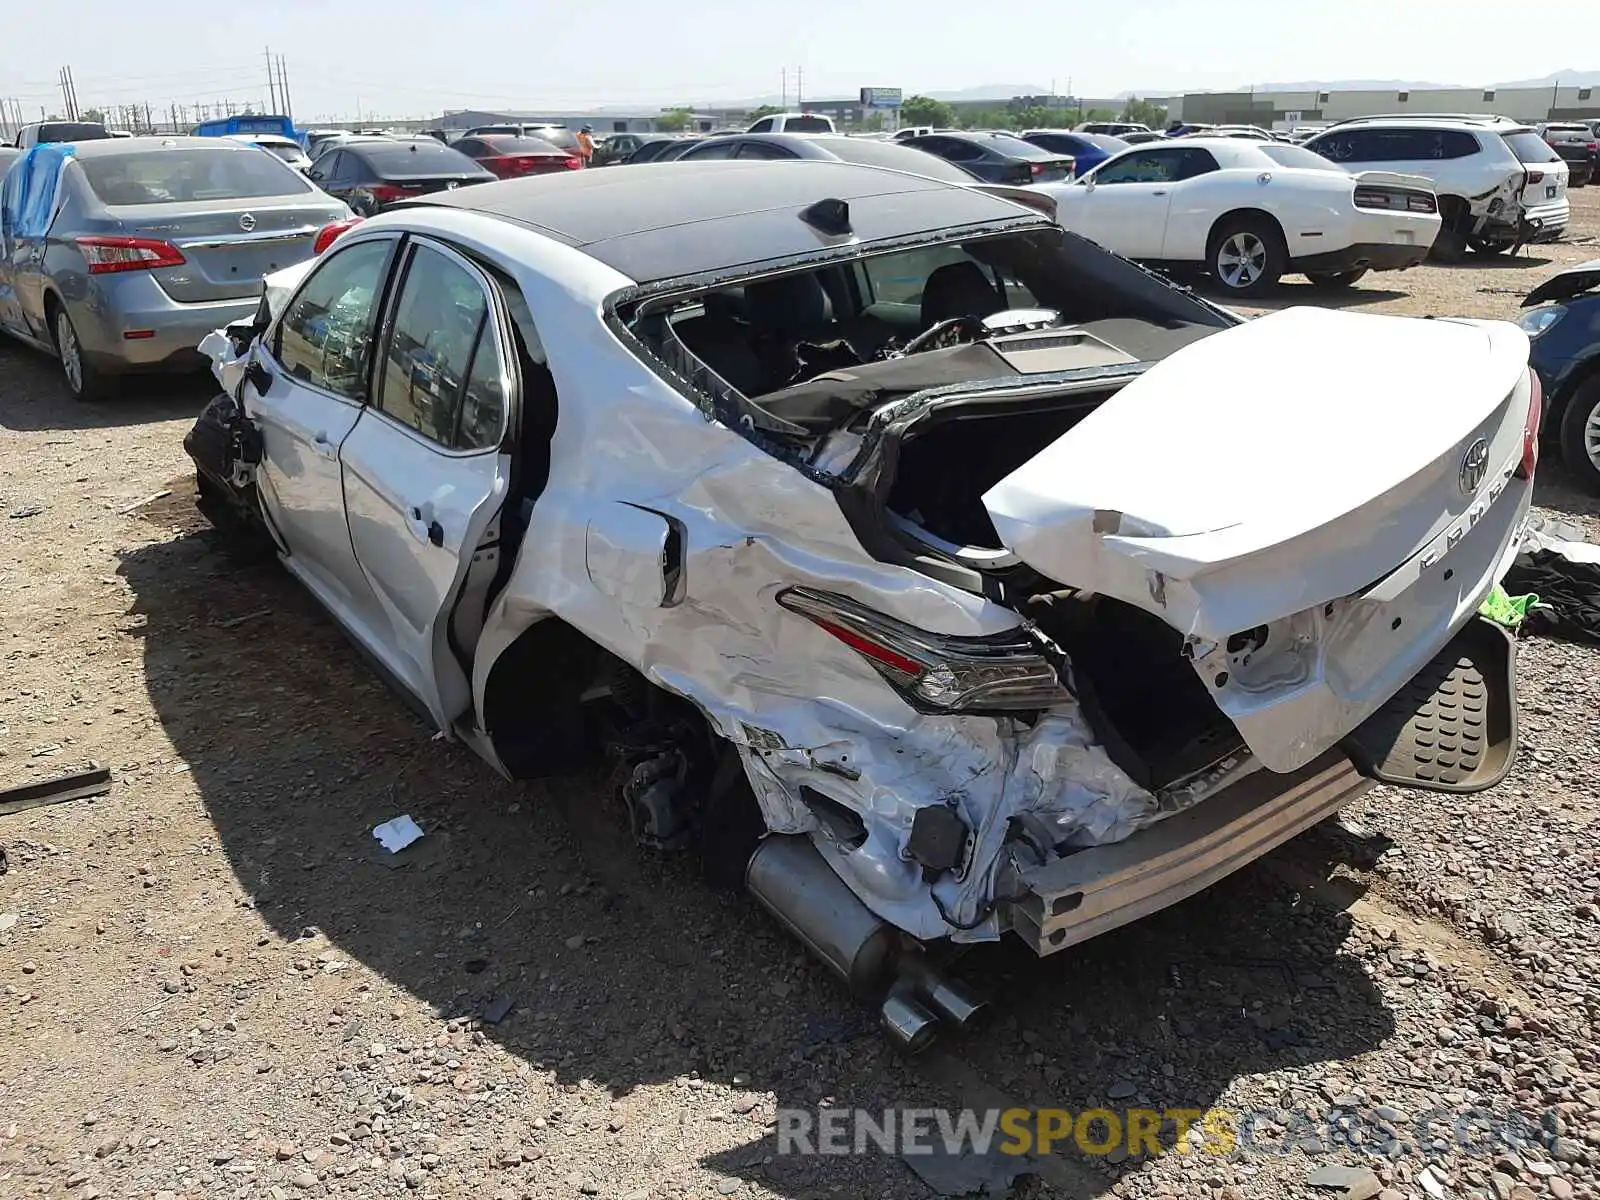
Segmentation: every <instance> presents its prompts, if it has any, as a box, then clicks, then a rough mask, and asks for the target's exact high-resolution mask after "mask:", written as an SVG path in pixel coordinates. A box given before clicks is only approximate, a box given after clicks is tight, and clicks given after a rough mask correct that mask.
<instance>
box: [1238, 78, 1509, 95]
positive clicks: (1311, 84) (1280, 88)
mask: <svg viewBox="0 0 1600 1200" xmlns="http://www.w3.org/2000/svg"><path fill="white" fill-rule="evenodd" d="M1251 86H1252V85H1250V84H1248V83H1246V84H1241V85H1240V86H1239V87H1238V88H1236V89H1235V90H1236V91H1241V92H1248V91H1250V89H1251ZM1462 86H1465V85H1463V84H1459V83H1422V82H1418V81H1417V80H1412V79H1323V80H1315V79H1307V80H1300V81H1296V82H1294V83H1258V84H1255V85H1254V87H1255V90H1256V91H1258V92H1315V91H1323V92H1424V91H1429V90H1431V89H1435V88H1453V87H1462ZM1505 86H1507V87H1510V86H1511V85H1510V84H1506V85H1505Z"/></svg>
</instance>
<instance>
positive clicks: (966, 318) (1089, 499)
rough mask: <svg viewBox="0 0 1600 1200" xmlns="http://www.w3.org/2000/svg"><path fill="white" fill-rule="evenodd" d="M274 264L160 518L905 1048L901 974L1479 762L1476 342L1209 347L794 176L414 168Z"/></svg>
mask: <svg viewBox="0 0 1600 1200" xmlns="http://www.w3.org/2000/svg"><path fill="white" fill-rule="evenodd" d="M272 284H273V286H269V289H268V295H267V299H266V301H265V302H264V304H263V311H262V314H261V316H260V317H259V318H258V320H257V322H256V323H255V324H254V325H250V326H246V327H239V328H235V329H233V330H231V331H229V333H228V335H227V336H226V337H218V338H214V339H212V348H213V350H214V352H215V354H216V357H217V359H218V361H219V376H220V377H222V378H224V380H225V381H226V382H227V383H228V384H229V386H230V388H231V392H230V394H228V395H224V396H219V397H218V398H217V399H216V400H215V401H214V402H213V403H212V404H211V406H210V407H209V408H208V409H207V410H206V412H205V414H204V415H203V416H202V417H201V418H200V421H199V422H198V424H197V425H196V427H195V429H194V431H193V432H192V433H191V434H190V435H189V437H188V439H187V440H186V446H187V448H188V449H189V452H190V454H191V455H192V456H193V457H194V458H195V460H196V462H197V464H198V467H199V489H200V496H201V502H202V504H203V506H204V507H205V508H206V509H207V511H208V512H211V513H214V514H216V516H217V519H218V520H219V522H221V521H224V520H225V519H227V520H228V522H229V526H230V527H231V520H232V517H233V516H234V515H236V514H239V513H242V514H244V515H245V516H246V517H247V518H248V520H249V521H251V522H253V523H258V524H259V525H261V526H263V527H264V528H265V529H266V530H267V531H268V533H269V534H270V536H271V537H272V538H273V539H274V540H275V542H276V545H277V549H278V551H279V553H280V554H281V556H282V560H283V563H284V565H285V566H286V567H287V568H288V569H289V570H290V571H291V572H292V573H293V574H294V575H296V576H297V577H298V578H299V579H301V580H302V581H304V583H305V585H306V586H307V587H308V588H310V589H311V591H312V592H314V593H315V594H316V596H317V597H318V598H319V599H320V600H321V601H322V602H323V604H325V605H326V606H327V608H328V610H329V611H330V612H331V613H332V614H333V615H334V616H335V618H336V619H337V620H338V622H339V623H340V624H341V625H342V626H343V627H344V628H345V629H346V630H348V632H349V633H350V635H351V636H352V637H353V638H354V640H355V641H356V642H357V643H358V644H359V645H360V646H361V647H362V648H363V649H364V650H366V651H367V652H368V653H369V655H370V657H371V658H372V659H373V660H375V661H376V662H377V663H378V664H379V666H380V667H381V669H382V670H383V671H384V673H385V674H386V675H387V676H388V677H389V678H390V679H391V680H392V681H393V682H394V683H395V685H396V686H397V687H398V689H399V690H400V691H401V692H402V693H403V694H405V695H406V696H408V697H410V698H411V700H412V701H413V702H414V704H415V707H416V708H417V709H418V710H419V711H421V712H423V713H425V714H426V715H427V716H428V718H429V719H430V720H431V721H432V722H433V723H434V724H436V725H437V726H438V727H439V728H440V729H442V730H445V731H447V732H449V733H450V734H452V735H453V736H455V737H459V738H460V739H461V740H463V741H465V742H466V743H468V744H469V745H471V746H472V747H474V748H475V749H476V750H477V751H478V752H479V753H480V754H481V755H482V756H483V757H484V758H485V759H486V760H488V761H489V762H490V763H491V764H493V765H494V766H495V768H496V769H498V770H500V771H501V772H503V773H504V774H506V775H508V776H510V777H513V778H527V777H531V776H535V775H540V774H547V773H550V772H554V771H560V770H565V769H569V768H571V767H572V766H574V765H576V764H578V763H580V762H582V761H583V760H585V759H587V758H589V757H590V756H591V755H592V754H593V753H595V752H596V751H598V750H600V749H602V748H605V747H609V748H610V749H611V751H612V752H613V753H614V754H616V755H618V756H620V757H621V758H622V760H623V761H624V763H625V764H627V765H628V766H629V767H630V768H631V769H630V771H629V773H628V775H627V778H628V780H629V782H628V783H627V784H626V785H625V786H624V787H623V788H622V795H623V799H624V801H625V802H626V809H627V812H628V814H629V815H630V817H631V820H632V823H633V827H634V830H635V832H636V834H637V836H638V837H639V839H640V840H641V841H642V842H644V843H645V844H647V845H650V846H655V847H662V848H677V847H693V848H695V850H696V852H697V853H698V854H699V856H700V858H701V861H702V862H703V863H704V865H705V867H706V869H707V870H708V872H709V873H710V874H711V875H712V876H713V877H720V878H731V879H733V880H739V879H743V880H744V881H745V882H746V883H747V884H748V886H749V888H750V889H751V891H752V892H753V893H754V894H755V895H756V896H757V897H758V898H759V899H760V900H761V902H762V903H763V904H765V905H766V906H767V907H768V908H769V909H770V910H771V911H772V912H773V913H774V914H776V915H777V916H778V918H779V919H780V920H782V921H783V922H784V923H785V924H786V925H787V926H788V927H790V928H791V929H792V930H793V931H794V932H795V933H796V934H798V935H799V936H800V938H802V939H803V940H804V941H805V942H806V943H807V944H808V945H809V946H810V948H811V949H813V950H814V951H815V952H817V953H818V954H819V955H821V956H822V957H823V958H824V959H826V960H827V961H828V962H829V964H830V965H831V966H832V967H833V968H834V969H835V970H837V971H838V972H839V974H840V975H841V976H843V977H844V978H845V979H847V980H848V981H849V982H850V983H851V984H852V985H853V986H854V987H855V988H856V989H857V991H858V992H859V993H860V994H862V995H864V996H871V997H875V998H876V999H880V1000H883V998H884V997H885V996H887V999H886V1000H884V1014H885V1018H886V1023H887V1024H888V1026H889V1028H890V1031H891V1033H893V1034H894V1036H896V1037H897V1038H899V1039H900V1040H901V1041H902V1042H903V1043H905V1044H907V1045H912V1046H915V1045H920V1044H923V1043H924V1042H925V1041H926V1040H927V1038H928V1037H929V1036H931V1033H932V1031H933V1030H934V1028H935V1027H936V1025H937V1023H938V1022H939V1021H940V1020H941V1019H943V1020H951V1021H956V1022H961V1021H964V1020H965V1019H966V1018H967V1017H968V1016H970V1014H971V1013H972V1012H973V1011H974V1009H975V1007H976V1003H975V1001H973V999H972V998H971V997H970V996H968V995H967V994H966V993H965V992H964V991H963V989H962V988H961V987H959V986H957V985H955V984H953V983H951V982H950V981H949V980H948V979H947V978H946V977H945V976H943V975H941V974H940V972H939V971H938V969H937V966H936V965H935V964H936V963H937V961H938V959H939V955H938V954H937V953H927V951H930V950H935V951H936V950H938V949H939V948H941V947H948V946H950V945H951V944H952V943H956V944H959V943H970V942H979V941H989V940H994V939H996V938H998V937H1000V936H1001V935H1002V934H1004V933H1005V932H1006V931H1011V932H1012V933H1014V934H1015V935H1017V936H1019V937H1021V938H1022V939H1023V940H1025V941H1026V942H1027V943H1028V944H1029V945H1031V946H1032V947H1034V949H1035V950H1036V951H1038V952H1039V953H1040V954H1047V953H1050V952H1052V951H1056V950H1060V949H1061V948H1063V947H1066V946H1070V945H1072V944H1074V943H1076V942H1080V941H1083V940H1084V939H1086V938H1089V937H1093V936H1095V935H1097V934H1100V933H1103V932H1105V931H1107V930H1109V929H1114V928H1116V927H1117V926H1119V925H1121V924H1124V923H1126V922H1129V921H1132V920H1135V919H1136V918H1138V917H1141V916H1143V915H1145V914H1147V913H1150V912H1153V911H1155V910H1157V909H1159V908H1161V907H1163V906H1165V905H1168V904H1171V903H1173V902H1175V901H1177V900H1179V899H1181V898H1183V897H1185V896H1188V895H1190V894H1192V893H1194V892H1196V891H1198V890H1199V889H1201V888H1203V887H1205V886H1207V885H1208V884H1210V883H1212V882H1213V881H1215V880H1217V879H1219V878H1221V877H1222V876H1223V875H1225V874H1227V873H1228V872H1230V871H1233V870H1235V869H1237V868H1239V867H1241V866H1243V865H1244V864H1246V863H1248V862H1250V861H1252V860H1253V859H1255V858H1257V857H1259V856H1260V855H1262V854H1264V853H1266V852H1267V851H1268V850H1270V849H1272V848H1273V847H1274V846H1276V845H1278V844H1280V843H1282V842H1283V841H1285V840H1287V839H1288V838H1290V837H1292V836H1294V835H1295V834H1296V833H1298V832H1300V831H1301V830H1303V829H1305V828H1307V827H1308V826H1310V825H1312V824H1313V823H1315V822H1317V821H1319V820H1321V819H1323V818H1326V817H1328V816H1330V815H1332V814H1333V813H1335V812H1336V811H1337V810H1338V809H1339V808H1340V807H1342V806H1343V805H1345V804H1347V803H1348V802H1349V801H1350V800H1351V799H1353V798H1354V797H1355V796H1357V795H1359V794H1360V793H1361V792H1362V791H1363V790H1364V789H1366V788H1368V787H1370V786H1371V785H1372V781H1373V780H1375V779H1384V780H1389V781H1391V782H1396V783H1400V784H1403V785H1409V786H1415V787H1424V788H1434V789H1441V790H1458V791H1469V790H1475V789H1478V788H1482V787H1487V786H1490V785H1492V784H1493V783H1495V782H1497V781H1498V780H1499V779H1500V778H1502V777H1503V776H1504V774H1505V772H1506V770H1507V769H1508V768H1509V765H1510V761H1511V757H1512V753H1513V751H1514V747H1515V705H1514V701H1513V695H1512V679H1511V673H1512V662H1513V657H1512V651H1511V646H1510V643H1509V641H1508V640H1507V639H1506V638H1505V636H1504V635H1503V634H1501V633H1500V631H1499V630H1498V629H1497V628H1496V627H1494V626H1491V625H1488V624H1487V623H1485V622H1483V621H1482V620H1479V619H1476V617H1475V614H1476V612H1477V610H1478V608H1479V605H1480V603H1481V602H1482V600H1483V599H1484V597H1485V595H1486V594H1487V593H1488V591H1489V590H1490V588H1491V587H1492V585H1493V584H1494V582H1495V581H1496V580H1497V579H1498V578H1499V577H1500V576H1501V574H1502V573H1503V571H1504V569H1505V568H1506V567H1507V566H1508V565H1509V562H1510V558H1511V556H1512V554H1513V552H1514V549H1515V547H1516V544H1517V540H1518V536H1519V533H1520V531H1521V530H1522V527H1523V525H1524V522H1525V518H1526V513H1527V508H1528V502H1529V494H1530V491H1531V479H1532V474H1533V468H1534V464H1535V458H1536V455H1537V439H1536V437H1535V436H1534V435H1535V431H1536V430H1537V429H1538V424H1539V419H1538V418H1539V392H1538V387H1537V384H1536V382H1535V380H1534V379H1533V377H1532V376H1531V375H1530V373H1529V371H1528V368H1527V358H1528V341H1527V338H1526V337H1525V335H1524V334H1523V333H1522V332H1521V331H1520V330H1519V329H1517V328H1516V327H1514V326H1511V325H1506V324H1498V323H1472V322H1465V321H1459V322H1458V321H1416V320H1404V319H1398V318H1389V317H1374V316H1362V315H1354V314H1350V313H1343V312H1330V311H1320V310H1310V309H1304V310H1290V311H1287V312H1283V313H1279V314H1277V315H1273V316H1268V317H1264V318H1262V319H1260V320H1257V321H1253V322H1249V323H1240V322H1239V321H1238V320H1237V319H1236V318H1234V317H1232V316H1230V315H1228V314H1226V313H1224V312H1222V311H1220V310H1218V309H1216V308H1213V307H1211V306H1209V305H1207V304H1206V303H1204V302H1203V301H1201V300H1199V299H1197V298H1195V297H1194V296H1193V295H1192V294H1190V293H1188V292H1187V291H1184V290H1182V289H1180V288H1177V287H1174V286H1172V285H1170V284H1168V283H1166V282H1164V281H1163V280H1161V279H1160V278H1158V277H1156V276H1154V275H1152V274H1149V273H1147V272H1145V271H1144V270H1142V269H1140V268H1138V267H1136V266H1134V265H1132V264H1130V263H1127V262H1125V261H1123V260H1121V259H1119V258H1117V257H1115V256H1113V255H1110V254H1108V253H1106V252H1104V251H1102V250H1100V249H1099V248H1097V247H1095V246H1094V245H1092V244H1091V243H1088V242H1086V241H1084V240H1082V239H1080V238H1078V237H1076V236H1074V235H1073V234H1071V233H1067V232H1065V231H1064V230H1062V229H1060V228H1059V227H1058V226H1057V225H1055V224H1054V223H1053V222H1052V221H1051V220H1050V218H1049V217H1048V216H1047V215H1044V214H1042V213H1040V212H1038V211H1032V210H1030V209H1028V208H1024V207H1019V206H1018V205H1016V204H1014V203H1012V202H1010V201H1008V200H1006V199H1003V198H1000V197H997V196H995V195H991V194H986V193H984V192H982V191H980V190H977V189H974V188H970V187H962V186H956V185H951V184H947V183H943V182H938V181H934V180H930V179H924V178H919V177H915V176H910V175H904V174H900V173H897V172H892V171H884V170H878V169H875V168H869V167H861V166H854V165H848V164H843V163H824V162H797V163H771V162H757V163H745V162H738V161H732V162H709V163H703V164H701V163H694V164H672V165H670V166H665V167H659V168H657V167H649V166H646V167H640V168H636V169H633V170H629V171H615V172H613V171H588V172H578V173H575V174H574V175H573V176H571V177H562V178H541V179H530V180H521V181H512V182H505V183H496V184H487V185H484V186H481V187H476V188H471V189H463V190H461V191H458V192H445V193H440V194H438V195H437V196H432V197H428V198H427V199H426V200H424V201H418V202H414V203H410V204H407V205H403V206H400V207H398V208H396V209H394V210H393V211H391V212H389V213H386V214H384V215H383V216H381V217H379V218H376V219H374V220H369V221H367V222H365V223H363V224H360V225H358V226H356V227H355V228H354V229H352V230H350V231H349V232H347V233H345V234H344V235H343V236H342V237H340V238H339V239H338V240H337V241H336V242H334V243H333V245H332V246H331V248H330V249H329V250H328V251H327V252H326V253H325V254H324V255H323V256H322V257H321V258H320V259H319V260H317V262H316V264H315V266H314V267H313V268H311V269H309V274H307V275H306V276H305V278H304V279H303V280H300V281H298V283H297V284H296V283H295V281H293V280H284V279H278V280H274V281H272ZM291 284H295V286H294V288H293V291H292V293H291V292H290V291H289V290H288V289H289V285H291Z"/></svg>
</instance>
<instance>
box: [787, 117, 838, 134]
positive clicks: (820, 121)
mask: <svg viewBox="0 0 1600 1200" xmlns="http://www.w3.org/2000/svg"><path fill="white" fill-rule="evenodd" d="M783 131H784V132H785V133H832V132H833V122H832V121H830V120H828V119H827V118H826V117H785V118H784V120H783Z"/></svg>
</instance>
